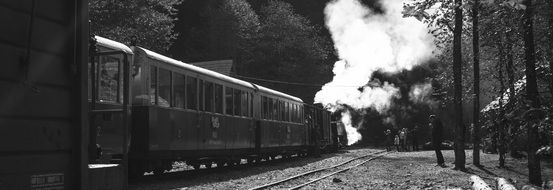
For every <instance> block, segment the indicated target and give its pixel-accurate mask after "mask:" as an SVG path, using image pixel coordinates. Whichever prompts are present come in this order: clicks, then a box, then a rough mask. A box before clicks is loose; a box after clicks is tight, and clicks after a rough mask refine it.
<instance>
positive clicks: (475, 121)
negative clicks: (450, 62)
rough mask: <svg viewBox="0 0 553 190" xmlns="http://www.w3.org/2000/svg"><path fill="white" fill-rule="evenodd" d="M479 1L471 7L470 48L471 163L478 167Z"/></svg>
mask: <svg viewBox="0 0 553 190" xmlns="http://www.w3.org/2000/svg"><path fill="white" fill-rule="evenodd" d="M479 6H480V3H479V0H474V4H473V7H472V46H473V49H472V50H473V56H474V57H473V58H474V60H473V61H474V62H473V71H474V79H473V80H474V98H473V100H472V101H473V103H474V108H473V109H474V110H473V112H472V113H473V118H472V120H473V133H472V134H473V150H472V163H473V164H474V165H477V166H478V165H480V44H479V41H478V40H479V37H480V36H479V34H478V9H479Z"/></svg>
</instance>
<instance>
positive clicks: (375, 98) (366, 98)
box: [315, 0, 434, 144]
mask: <svg viewBox="0 0 553 190" xmlns="http://www.w3.org/2000/svg"><path fill="white" fill-rule="evenodd" d="M380 6H381V8H382V10H383V11H382V13H377V12H375V11H373V10H371V9H370V8H368V7H366V6H364V5H362V4H361V3H360V2H359V1H358V0H334V1H332V2H330V3H329V4H327V6H326V8H325V16H326V26H327V28H328V29H329V31H330V33H331V35H332V39H333V41H334V47H335V49H336V50H337V52H338V56H339V58H340V60H341V61H338V62H336V64H335V65H334V69H333V72H334V78H333V80H332V81H331V82H329V83H327V84H326V85H325V86H323V87H322V89H321V90H320V91H319V92H317V94H316V95H315V102H317V103H322V104H323V105H324V106H325V107H327V108H328V109H330V110H331V111H336V110H340V109H341V108H342V107H343V105H347V106H348V107H351V108H353V109H355V110H360V109H367V108H371V109H374V110H375V111H377V112H378V113H381V114H382V113H385V112H386V111H388V109H389V108H390V106H391V104H392V103H391V102H392V101H391V100H393V99H394V98H400V97H401V95H400V93H399V91H400V90H399V88H398V87H396V86H394V85H393V84H390V83H387V82H384V83H381V82H379V81H374V80H373V81H371V78H372V77H373V74H374V73H375V72H377V71H378V72H383V73H389V74H394V73H397V72H399V71H402V70H411V69H412V68H413V67H415V66H417V65H419V64H421V63H423V62H425V61H426V60H428V59H429V58H430V57H431V55H432V51H433V50H434V45H433V43H432V39H431V36H430V35H428V29H427V27H426V25H425V24H423V23H421V22H420V21H418V20H416V19H415V18H403V15H402V14H401V12H402V9H403V0H382V1H380ZM345 113H346V114H344V115H343V116H345V117H342V120H343V121H344V120H350V118H351V117H348V116H349V115H350V114H349V113H348V112H345ZM344 118H345V119H344ZM344 123H345V122H344ZM349 123H350V125H351V120H350V121H349ZM346 126H347V125H346ZM356 126H357V125H356ZM346 129H347V134H348V140H349V142H348V144H352V143H354V142H356V141H357V140H360V139H361V135H360V134H359V133H358V132H357V130H356V127H354V126H352V127H350V128H346Z"/></svg>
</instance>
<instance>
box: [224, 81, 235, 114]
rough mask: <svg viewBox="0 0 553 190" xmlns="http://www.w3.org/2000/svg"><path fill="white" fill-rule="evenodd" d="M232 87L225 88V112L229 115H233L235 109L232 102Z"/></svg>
mask: <svg viewBox="0 0 553 190" xmlns="http://www.w3.org/2000/svg"><path fill="white" fill-rule="evenodd" d="M232 100H233V98H232V88H229V87H226V88H225V106H226V110H225V113H226V114H228V115H232V110H233V109H234V108H233V107H234V106H233V104H232Z"/></svg>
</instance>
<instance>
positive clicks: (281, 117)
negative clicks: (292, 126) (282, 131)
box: [279, 101, 285, 121]
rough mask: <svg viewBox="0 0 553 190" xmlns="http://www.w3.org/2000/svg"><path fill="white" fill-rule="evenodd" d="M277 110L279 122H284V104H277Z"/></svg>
mask: <svg viewBox="0 0 553 190" xmlns="http://www.w3.org/2000/svg"><path fill="white" fill-rule="evenodd" d="M279 108H280V120H281V121H284V113H285V111H284V102H283V101H280V102H279Z"/></svg>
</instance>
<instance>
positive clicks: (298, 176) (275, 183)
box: [248, 151, 387, 190]
mask: <svg viewBox="0 0 553 190" xmlns="http://www.w3.org/2000/svg"><path fill="white" fill-rule="evenodd" d="M383 152H386V151H378V152H373V153H370V154H367V155H364V156H359V157H356V158H352V159H350V160H348V161H345V162H342V163H340V164H337V165H334V166H330V167H326V168H321V169H316V170H311V171H308V172H304V173H301V174H297V175H294V176H291V177H288V178H285V179H281V180H278V181H275V182H272V183H269V184H265V185H262V186H257V187H253V188H250V189H248V190H258V189H265V188H268V187H272V186H275V185H278V184H281V183H284V182H287V181H291V180H294V179H297V178H300V177H303V176H306V175H309V174H312V173H316V172H320V171H324V170H330V169H333V168H337V167H340V166H342V165H345V164H347V163H350V162H353V161H355V160H359V159H362V158H366V157H369V156H373V155H376V154H380V153H383ZM385 154H387V153H385ZM385 154H382V155H379V156H377V157H373V158H371V159H369V160H367V161H364V162H363V163H365V162H368V161H370V160H373V159H376V158H378V157H382V156H384V155H385ZM363 163H361V164H363ZM361 164H359V165H361ZM359 165H356V166H354V167H357V166H359ZM349 169H351V168H349ZM344 171H345V170H344ZM338 173H339V172H338ZM333 175H334V174H333ZM326 177H328V176H326ZM326 177H325V178H326ZM321 179H322V178H321ZM318 180H320V179H318ZM318 180H317V181H318ZM313 182H315V181H313ZM313 182H311V183H313ZM306 185H307V184H306ZM303 186H305V185H303ZM303 186H301V187H303ZM296 187H298V186H296ZM301 187H298V188H301ZM294 188H295V187H294Z"/></svg>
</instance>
